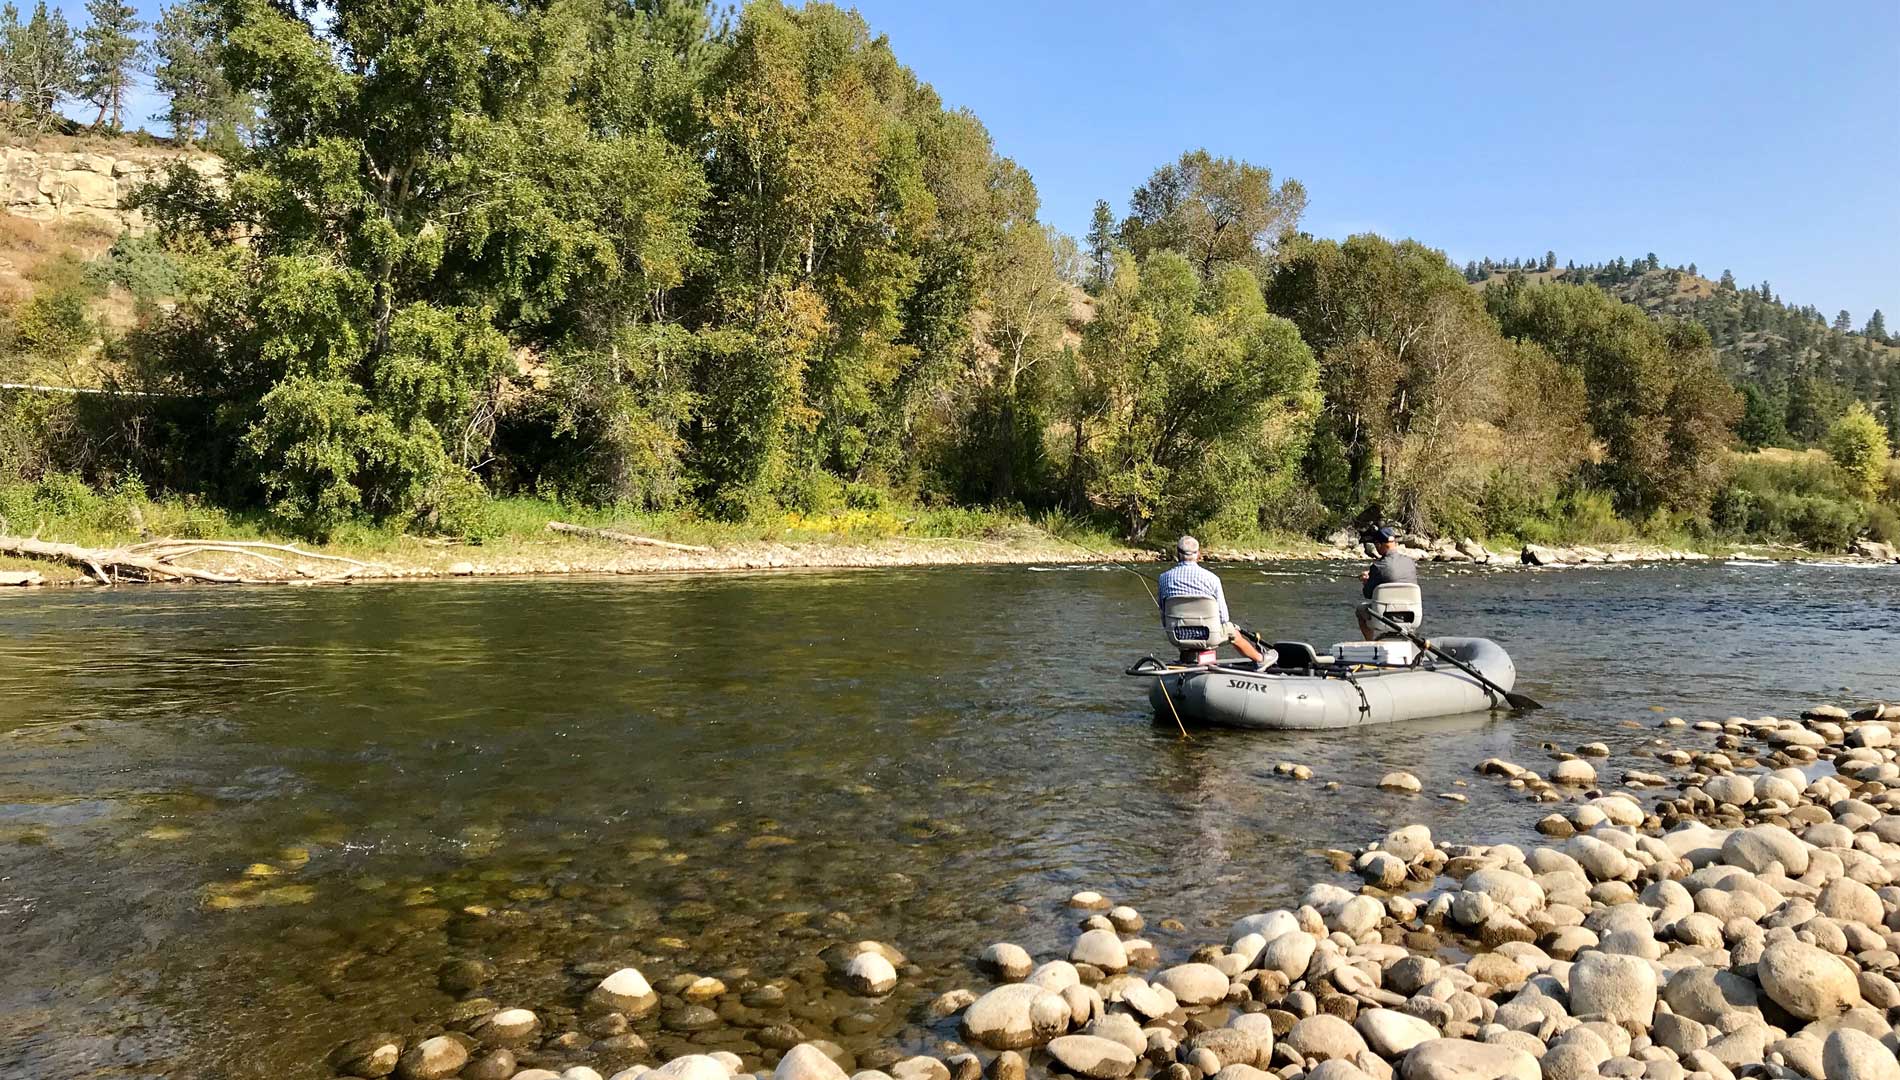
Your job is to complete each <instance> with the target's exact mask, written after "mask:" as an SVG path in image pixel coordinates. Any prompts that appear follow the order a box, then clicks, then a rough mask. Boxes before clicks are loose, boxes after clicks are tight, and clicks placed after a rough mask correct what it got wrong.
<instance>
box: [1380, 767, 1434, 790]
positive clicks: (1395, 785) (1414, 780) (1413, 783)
mask: <svg viewBox="0 0 1900 1080" xmlns="http://www.w3.org/2000/svg"><path fill="white" fill-rule="evenodd" d="M1424 786H1425V785H1423V784H1421V783H1419V780H1418V777H1416V776H1413V775H1412V774H1411V773H1409V772H1404V771H1402V770H1401V771H1398V772H1389V773H1386V774H1385V775H1384V776H1381V777H1379V787H1380V788H1382V789H1384V790H1386V791H1402V792H1405V793H1407V794H1412V795H1416V794H1418V792H1419V791H1420V790H1422V789H1423V788H1424Z"/></svg>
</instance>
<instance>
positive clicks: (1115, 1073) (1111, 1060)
mask: <svg viewBox="0 0 1900 1080" xmlns="http://www.w3.org/2000/svg"><path fill="white" fill-rule="evenodd" d="M1048 1050H1049V1056H1050V1057H1051V1058H1053V1059H1055V1061H1056V1063H1057V1064H1059V1065H1061V1066H1062V1067H1063V1068H1064V1069H1065V1070H1067V1071H1068V1072H1072V1073H1075V1074H1076V1075H1077V1076H1086V1077H1089V1078H1091V1080H1117V1078H1119V1077H1123V1076H1127V1075H1128V1074H1129V1073H1132V1072H1134V1071H1135V1062H1136V1057H1135V1052H1134V1051H1133V1050H1130V1049H1129V1048H1128V1047H1126V1046H1123V1045H1122V1044H1121V1043H1119V1042H1116V1041H1115V1040H1113V1039H1104V1038H1101V1037H1099V1036H1095V1035H1064V1036H1062V1037H1061V1038H1058V1039H1053V1040H1051V1041H1050V1043H1049V1046H1048Z"/></svg>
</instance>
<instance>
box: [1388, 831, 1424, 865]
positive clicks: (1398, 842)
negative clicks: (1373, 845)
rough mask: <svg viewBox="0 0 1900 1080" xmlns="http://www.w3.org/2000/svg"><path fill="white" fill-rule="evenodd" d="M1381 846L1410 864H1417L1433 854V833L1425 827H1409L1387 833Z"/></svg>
mask: <svg viewBox="0 0 1900 1080" xmlns="http://www.w3.org/2000/svg"><path fill="white" fill-rule="evenodd" d="M1379 846H1380V847H1381V848H1383V849H1385V850H1386V851H1389V852H1391V853H1392V854H1394V855H1396V856H1398V857H1399V858H1401V859H1404V860H1405V861H1406V862H1408V863H1415V862H1417V861H1419V860H1420V859H1423V858H1424V857H1425V856H1427V855H1430V854H1431V853H1432V831H1431V830H1430V829H1428V828H1426V827H1425V826H1423V825H1407V826H1405V827H1404V828H1400V829H1394V830H1392V831H1391V832H1389V833H1387V834H1386V835H1385V840H1384V841H1383V842H1381V843H1380V844H1379Z"/></svg>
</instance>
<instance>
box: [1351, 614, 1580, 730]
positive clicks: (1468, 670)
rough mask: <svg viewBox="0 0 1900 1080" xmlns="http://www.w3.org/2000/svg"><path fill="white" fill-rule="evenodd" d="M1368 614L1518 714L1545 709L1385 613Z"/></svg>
mask: <svg viewBox="0 0 1900 1080" xmlns="http://www.w3.org/2000/svg"><path fill="white" fill-rule="evenodd" d="M1366 614H1368V615H1370V616H1372V617H1373V618H1375V619H1377V620H1379V621H1380V622H1382V623H1384V624H1386V625H1387V626H1389V627H1391V628H1392V629H1394V630H1397V631H1398V632H1399V633H1401V634H1404V635H1405V637H1406V639H1407V640H1409V641H1410V642H1412V644H1414V645H1417V646H1418V647H1419V648H1421V649H1424V650H1425V651H1426V652H1428V653H1431V654H1432V655H1433V656H1436V657H1438V658H1439V659H1440V660H1443V661H1445V662H1446V663H1448V664H1450V665H1451V666H1453V667H1455V668H1457V669H1458V670H1459V671H1462V672H1464V673H1465V674H1466V675H1469V676H1471V677H1472V678H1474V679H1476V680H1478V682H1479V683H1481V684H1483V686H1484V688H1485V689H1487V690H1489V691H1491V692H1492V693H1494V694H1497V695H1499V696H1500V697H1502V698H1504V700H1505V702H1506V703H1507V704H1509V705H1510V706H1511V708H1513V709H1516V710H1517V711H1518V712H1529V711H1530V710H1532V709H1541V708H1543V706H1542V705H1539V704H1538V703H1537V702H1536V701H1535V700H1533V699H1531V698H1528V697H1525V696H1524V695H1523V694H1513V693H1511V692H1510V691H1509V690H1506V689H1505V688H1504V687H1502V686H1499V685H1498V684H1497V683H1494V682H1492V681H1491V680H1490V679H1487V678H1485V677H1484V676H1483V675H1480V674H1479V673H1478V669H1477V668H1474V667H1472V666H1471V665H1470V664H1467V663H1465V662H1464V661H1463V660H1460V659H1458V658H1457V657H1455V656H1453V655H1451V654H1450V653H1448V652H1445V651H1444V650H1443V649H1438V648H1434V647H1433V646H1432V643H1431V642H1429V641H1426V640H1425V639H1424V638H1422V637H1419V636H1418V635H1417V634H1414V633H1412V632H1411V631H1410V630H1407V629H1406V628H1405V627H1404V626H1402V625H1400V624H1399V623H1396V622H1394V621H1392V620H1391V619H1388V618H1386V617H1385V613H1384V612H1380V611H1372V610H1369V609H1368V610H1367V612H1366Z"/></svg>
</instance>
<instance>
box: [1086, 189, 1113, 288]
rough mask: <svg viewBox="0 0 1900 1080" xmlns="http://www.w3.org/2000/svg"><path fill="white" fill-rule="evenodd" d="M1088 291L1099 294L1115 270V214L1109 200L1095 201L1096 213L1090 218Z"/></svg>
mask: <svg viewBox="0 0 1900 1080" xmlns="http://www.w3.org/2000/svg"><path fill="white" fill-rule="evenodd" d="M1088 244H1089V279H1088V291H1089V292H1090V293H1094V294H1099V293H1100V292H1101V291H1102V289H1103V288H1104V287H1106V286H1107V285H1108V275H1109V274H1110V273H1113V272H1114V269H1115V212H1114V211H1113V210H1110V209H1109V207H1108V200H1107V199H1097V200H1095V212H1094V214H1093V215H1092V216H1091V217H1090V218H1089V234H1088Z"/></svg>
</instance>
